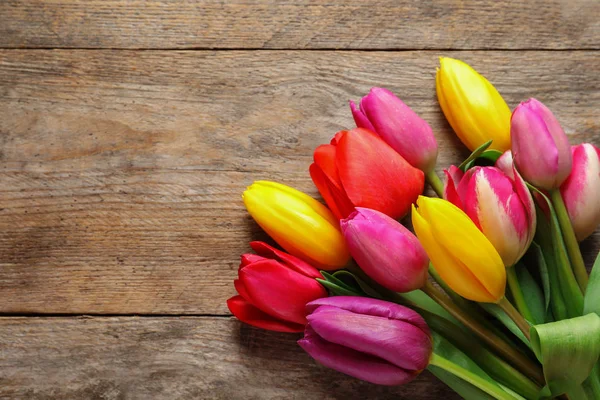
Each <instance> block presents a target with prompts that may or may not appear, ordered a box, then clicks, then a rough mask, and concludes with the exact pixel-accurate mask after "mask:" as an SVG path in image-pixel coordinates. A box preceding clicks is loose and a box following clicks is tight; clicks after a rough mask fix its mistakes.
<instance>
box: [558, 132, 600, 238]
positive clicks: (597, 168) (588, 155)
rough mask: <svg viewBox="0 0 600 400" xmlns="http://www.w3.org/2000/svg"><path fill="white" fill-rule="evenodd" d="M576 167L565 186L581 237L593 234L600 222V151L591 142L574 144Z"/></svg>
mask: <svg viewBox="0 0 600 400" xmlns="http://www.w3.org/2000/svg"><path fill="white" fill-rule="evenodd" d="M571 151H572V154H573V169H572V171H571V174H570V175H569V177H568V178H567V180H566V181H565V182H564V183H563V184H562V185H561V187H560V192H561V194H562V196H563V199H564V201H565V206H566V207H567V212H568V213H569V218H570V219H571V223H572V224H573V230H574V231H575V236H576V237H577V240H579V241H582V240H583V239H585V238H587V237H588V236H590V235H591V234H592V233H593V232H594V230H595V229H596V227H597V226H598V225H600V150H599V149H598V148H597V147H596V146H594V145H593V144H590V143H584V144H580V145H577V146H573V147H571Z"/></svg>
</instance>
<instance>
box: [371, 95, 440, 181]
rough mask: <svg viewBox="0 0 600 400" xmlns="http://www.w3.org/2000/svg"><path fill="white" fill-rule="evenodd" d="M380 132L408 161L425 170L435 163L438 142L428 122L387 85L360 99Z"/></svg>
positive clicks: (377, 131) (428, 169) (372, 122)
mask: <svg viewBox="0 0 600 400" xmlns="http://www.w3.org/2000/svg"><path fill="white" fill-rule="evenodd" d="M360 107H361V110H362V112H363V113H364V114H365V115H366V116H367V117H368V119H369V121H370V122H371V124H372V125H373V128H374V129H373V132H375V133H377V135H378V136H379V137H381V138H382V139H383V141H384V142H386V143H387V144H388V145H390V146H391V147H392V148H393V149H394V150H396V151H397V152H398V154H400V155H401V156H402V157H403V158H404V159H405V160H406V161H408V163H409V164H411V165H412V166H413V167H416V168H419V169H420V170H422V171H430V170H432V169H433V167H435V162H436V159H437V142H436V140H435V137H434V136H433V132H432V130H431V127H430V126H429V124H428V123H427V122H426V121H425V120H424V119H422V118H421V117H419V116H418V115H417V113H415V112H414V111H413V110H412V109H411V108H410V107H408V106H407V105H406V104H404V102H403V101H402V100H400V99H399V98H398V97H396V96H395V95H394V93H392V92H391V91H390V90H388V89H385V88H378V87H374V88H371V90H370V91H369V94H368V95H366V96H365V97H363V99H362V100H361V102H360Z"/></svg>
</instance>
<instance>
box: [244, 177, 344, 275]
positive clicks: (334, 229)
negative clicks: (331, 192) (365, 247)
mask: <svg viewBox="0 0 600 400" xmlns="http://www.w3.org/2000/svg"><path fill="white" fill-rule="evenodd" d="M242 198H243V199H244V204H245V205H246V209H248V212H249V213H250V215H251V216H252V218H254V220H255V221H256V222H257V223H258V225H260V227H261V228H262V229H264V231H265V232H267V233H268V234H269V236H271V237H272V238H273V239H274V240H275V241H276V242H277V243H279V245H280V246H281V247H283V248H284V249H285V250H286V251H287V252H288V253H290V254H292V255H294V256H296V257H298V258H301V259H303V260H304V261H306V262H308V263H309V264H311V265H313V266H315V267H317V268H321V269H325V270H334V269H339V268H342V267H343V266H344V265H345V264H346V263H347V262H348V261H349V260H350V254H349V253H348V249H347V247H346V243H345V241H344V237H343V236H342V233H341V232H340V228H339V221H338V220H337V219H336V218H335V217H334V216H333V214H332V213H331V211H329V209H328V208H327V207H325V206H324V205H323V204H321V203H319V202H318V201H317V200H315V199H313V198H312V197H310V196H308V195H307V194H304V193H302V192H300V191H298V190H296V189H294V188H291V187H289V186H286V185H282V184H280V183H276V182H270V181H257V182H254V183H253V184H252V185H250V187H248V189H246V191H245V192H244V194H243V195H242Z"/></svg>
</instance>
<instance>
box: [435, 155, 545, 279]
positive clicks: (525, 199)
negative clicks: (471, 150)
mask: <svg viewBox="0 0 600 400" xmlns="http://www.w3.org/2000/svg"><path fill="white" fill-rule="evenodd" d="M512 172H513V175H512V176H514V178H512V177H510V176H507V174H505V173H504V172H502V171H501V170H500V169H499V168H496V167H474V168H472V169H470V170H468V171H467V172H466V173H463V172H462V171H461V170H460V169H458V168H457V167H455V166H451V167H450V169H449V170H446V171H445V173H446V176H447V181H446V185H445V188H444V197H445V198H446V200H448V201H450V202H451V203H453V204H454V205H456V206H457V207H459V208H460V209H462V210H463V211H464V212H465V213H466V214H467V215H468V216H469V218H471V219H472V220H473V222H475V224H476V225H477V227H478V228H479V229H480V230H481V231H482V232H483V234H484V235H485V236H486V237H487V238H488V239H489V240H490V242H491V243H492V244H493V245H494V247H495V248H496V250H497V251H498V253H499V254H500V257H502V261H503V262H504V265H506V266H507V267H510V266H513V265H514V264H516V263H517V261H519V259H520V258H521V257H522V256H523V254H525V252H526V251H527V249H528V248H529V245H530V244H531V241H532V240H533V236H534V234H535V227H536V215H535V206H534V203H533V199H532V197H531V193H530V192H529V190H528V189H527V186H526V185H525V181H523V178H521V176H520V175H519V174H518V173H517V172H516V170H514V169H513V171H512Z"/></svg>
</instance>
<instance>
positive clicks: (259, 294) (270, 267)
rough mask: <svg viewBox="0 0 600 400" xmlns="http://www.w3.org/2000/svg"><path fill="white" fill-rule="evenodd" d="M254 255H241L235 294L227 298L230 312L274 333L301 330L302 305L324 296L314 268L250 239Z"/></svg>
mask: <svg viewBox="0 0 600 400" xmlns="http://www.w3.org/2000/svg"><path fill="white" fill-rule="evenodd" d="M250 246H251V247H252V249H254V251H256V253H257V254H244V255H243V256H242V262H241V264H240V268H239V271H238V276H239V279H236V280H235V281H234V284H235V288H236V290H237V292H238V293H239V295H238V296H234V297H232V298H230V299H229V300H227V306H228V307H229V310H230V311H231V313H232V314H233V315H235V316H236V318H237V319H239V320H240V321H242V322H245V323H247V324H249V325H252V326H256V327H259V328H263V329H268V330H271V331H278V332H302V331H303V330H304V325H305V324H306V304H307V303H309V302H311V301H313V300H316V299H319V298H321V297H326V296H327V291H326V290H325V288H323V286H321V285H320V284H319V282H317V281H316V278H321V274H320V273H319V271H318V270H317V269H315V268H314V267H312V266H310V265H308V264H307V263H305V262H304V261H302V260H300V259H298V258H296V257H294V256H291V255H289V254H286V253H284V252H282V251H279V250H277V249H274V248H273V247H271V246H269V245H268V244H266V243H263V242H252V243H250Z"/></svg>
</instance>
